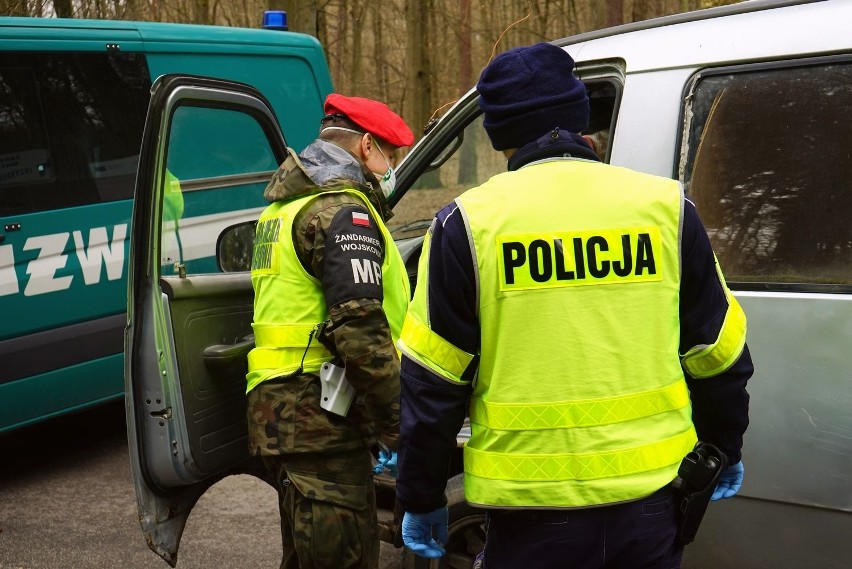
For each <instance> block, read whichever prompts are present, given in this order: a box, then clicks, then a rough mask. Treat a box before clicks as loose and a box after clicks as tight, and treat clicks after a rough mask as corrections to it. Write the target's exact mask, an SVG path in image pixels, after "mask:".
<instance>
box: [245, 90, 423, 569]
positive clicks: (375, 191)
mask: <svg viewBox="0 0 852 569" xmlns="http://www.w3.org/2000/svg"><path fill="white" fill-rule="evenodd" d="M324 110H325V113H326V114H325V117H324V118H323V119H322V125H321V130H320V135H319V138H318V139H317V140H315V141H314V142H312V143H311V144H310V145H309V146H308V147H307V148H305V149H304V151H303V152H302V153H301V154H299V155H298V156H297V155H296V154H295V153H294V152H293V151H292V150H290V151H289V156H288V157H287V159H286V160H285V161H284V162H283V163H282V165H281V166H280V167H279V169H278V171H277V172H276V173H275V175H274V176H273V178H272V180H271V181H270V183H269V185H268V186H267V188H266V190H265V192H264V196H265V197H266V199H267V200H268V201H269V202H271V204H270V205H269V206H268V207H267V208H266V210H265V211H264V212H263V213H262V214H261V216H260V219H259V220H258V224H257V234H256V237H255V245H254V254H253V259H252V271H251V274H252V283H253V286H254V291H255V302H254V323H253V329H254V335H255V346H256V347H255V348H254V349H253V350H252V351H251V352H250V353H249V373H248V376H247V380H248V387H247V393H248V424H249V447H250V451H251V453H252V455H254V456H260V457H262V459H263V462H264V465H265V467H266V469H267V471H268V474H269V476H270V477H271V479H272V480H273V481H274V483H275V487H276V489H277V491H278V499H279V508H280V514H281V538H282V542H283V558H282V562H281V567H282V568H287V569H294V568H303V569H304V568H328V569H340V568H355V567H357V568H375V567H377V565H378V554H379V540H378V528H377V521H376V505H375V494H374V490H373V485H372V478H371V468H372V460H371V454H370V449H371V447H373V445H375V444H376V443H377V442H378V441H379V440H381V441H382V442H383V443H384V444H386V445H387V446H388V447H390V448H395V447H396V437H397V434H398V430H399V357H398V355H397V352H396V349H395V346H394V343H395V341H396V340H397V338H398V337H399V334H400V330H401V327H402V323H403V317H404V314H405V310H406V308H407V305H408V301H409V299H410V291H409V284H408V277H407V273H406V271H405V267H404V264H403V261H402V258H401V257H400V254H399V251H398V250H397V249H396V246H395V245H394V241H393V239H392V238H391V236H390V234H389V233H388V230H387V228H386V227H385V224H384V222H385V220H386V219H388V218H389V217H390V215H391V213H390V210H389V209H388V205H387V201H386V200H387V198H388V197H389V196H390V195H391V194H392V192H393V190H394V187H393V186H394V180H395V176H394V166H395V165H396V151H397V149H398V148H400V147H404V146H409V145H410V144H411V143H412V142H413V140H414V136H413V134H412V132H411V130H410V129H409V128H408V126H406V124H405V122H404V121H403V120H402V118H401V117H399V116H398V115H397V114H396V113H394V112H393V111H391V110H390V109H389V108H388V107H387V106H386V105H385V104H383V103H380V102H378V101H373V100H370V99H364V98H360V97H345V96H342V95H339V94H332V95H329V96H328V98H327V99H326V102H325V107H324ZM327 362H334V363H335V364H339V365H342V366H343V367H344V368H345V376H346V380H347V381H348V382H349V384H350V385H351V387H352V388H354V396H353V397H352V398H351V399H352V400H353V401H352V402H351V403H350V405H349V408H348V411H347V412H345V415H341V414H338V413H334V412H331V411H329V410H325V409H324V408H323V407H322V401H321V399H322V389H321V385H320V379H319V370H320V368H321V366H322V364H324V363H327ZM339 411H340V410H338V412H339ZM388 458H389V457H388Z"/></svg>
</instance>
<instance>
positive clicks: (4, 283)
mask: <svg viewBox="0 0 852 569" xmlns="http://www.w3.org/2000/svg"><path fill="white" fill-rule="evenodd" d="M170 73H181V74H186V75H207V76H211V75H212V76H216V77H221V78H223V79H228V80H234V81H239V82H242V83H246V84H248V85H251V86H253V87H255V88H257V89H259V90H261V91H262V92H263V93H264V95H265V96H266V98H267V100H268V102H269V105H270V106H271V108H272V109H273V110H274V112H275V114H276V116H277V118H278V123H279V124H280V125H281V129H282V131H283V135H284V137H285V139H286V143H287V145H289V146H292V147H294V148H296V149H301V148H303V147H304V146H306V145H307V144H308V143H309V142H310V141H311V140H313V138H314V137H315V135H316V132H317V127H318V125H319V119H320V118H321V117H322V105H323V101H324V99H325V96H326V95H327V94H328V93H329V92H331V90H332V83H331V78H330V75H329V71H328V66H327V63H326V59H325V55H324V53H323V50H322V47H321V46H320V44H319V43H318V42H317V40H316V39H315V38H313V37H310V36H307V35H302V34H297V33H292V32H287V31H278V30H271V29H267V30H261V29H238V28H225V27H215V26H196V25H179V24H160V23H142V22H139V23H137V22H122V21H95V20H71V19H48V18H0V434H2V433H5V432H9V431H11V430H13V429H16V428H19V427H23V426H25V425H29V424H32V423H35V422H38V421H42V420H44V419H48V418H51V417H55V416H58V415H61V414H63V413H66V412H69V411H74V410H79V409H83V408H86V407H89V406H92V405H96V404H99V403H103V402H106V401H109V400H117V399H120V398H121V397H122V396H123V393H124V383H123V373H124V367H123V353H122V352H123V331H124V327H125V325H126V321H127V318H126V306H127V259H128V244H129V236H130V235H131V232H130V219H131V212H132V209H133V189H134V180H135V178H136V172H137V166H138V162H139V148H140V145H141V141H142V133H143V128H144V124H145V117H146V113H147V109H148V103H149V99H150V97H151V87H152V84H153V82H154V81H155V80H156V78H157V77H159V76H161V75H165V74H170ZM195 109H196V111H195V114H193V112H192V111H188V112H187V113H186V114H185V115H184V116H183V117H182V118H181V117H176V119H178V120H175V122H174V124H175V128H180V125H181V124H183V125H184V126H187V125H192V124H193V123H197V122H200V123H202V124H201V125H198V126H197V128H196V127H193V128H194V130H196V131H197V130H198V128H200V129H203V132H204V136H203V137H202V139H201V140H202V141H203V143H202V144H194V145H192V146H185V147H182V148H181V147H173V148H171V149H170V154H169V169H168V180H167V182H168V188H169V191H168V192H167V195H166V197H165V198H164V203H163V208H164V219H165V220H167V221H166V223H167V224H168V229H166V228H165V227H164V231H165V232H166V233H167V234H168V239H164V245H163V250H162V251H161V252H160V253H161V259H160V260H161V263H162V264H163V266H164V267H167V269H166V270H167V271H168V272H172V273H174V274H179V273H181V272H184V271H187V270H189V271H190V272H204V271H210V270H213V271H215V270H217V268H216V263H215V258H214V250H213V246H212V245H208V244H207V243H208V239H207V236H209V235H212V236H213V237H212V240H213V243H214V244H215V236H216V235H218V233H219V232H220V231H221V229H222V228H223V227H226V226H228V225H231V224H233V223H234V222H235V221H239V220H241V219H251V218H253V217H256V216H257V212H259V211H260V210H261V208H262V207H263V203H262V201H263V200H262V197H261V195H262V192H247V191H239V190H240V188H243V189H244V188H245V186H246V185H251V184H256V183H261V182H259V181H258V180H260V179H263V183H265V180H267V179H268V178H269V176H270V175H271V174H272V172H273V171H274V170H275V168H276V166H277V164H276V163H274V160H272V161H270V160H269V158H270V157H269V156H266V157H260V156H257V155H254V154H253V153H252V152H251V150H250V149H251V146H250V145H248V146H247V145H243V144H241V141H243V140H244V137H245V136H246V131H245V129H246V128H248V127H247V125H246V124H245V122H243V121H242V120H241V117H237V116H230V115H229V113H228V112H226V111H216V110H210V109H208V110H205V111H204V112H200V111H198V110H197V108H195ZM211 116H215V120H211ZM264 160H266V162H264ZM247 165H250V167H249V166H247ZM248 170H250V171H252V172H260V174H257V175H256V176H255V178H254V179H246V178H245V176H241V175H239V173H240V172H244V171H248ZM202 172H203V173H202ZM211 172H212V173H213V174H212V175H213V176H216V177H217V179H218V180H220V181H221V180H222V179H226V180H229V184H227V185H225V186H223V185H222V184H221V183H217V184H210V183H209V177H210V176H211Z"/></svg>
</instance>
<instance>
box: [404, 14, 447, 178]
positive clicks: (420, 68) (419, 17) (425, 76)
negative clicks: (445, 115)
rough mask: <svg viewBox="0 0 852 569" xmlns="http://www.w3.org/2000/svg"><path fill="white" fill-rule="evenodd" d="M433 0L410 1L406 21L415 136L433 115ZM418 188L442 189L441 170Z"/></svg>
mask: <svg viewBox="0 0 852 569" xmlns="http://www.w3.org/2000/svg"><path fill="white" fill-rule="evenodd" d="M431 7H432V0H406V3H405V23H406V30H407V31H408V37H407V39H406V42H405V43H406V50H405V53H406V66H405V68H406V73H407V76H406V84H407V87H406V90H405V91H406V92H405V100H406V103H407V104H406V107H407V112H406V113H404V116H407V117H408V120H407V122H408V125H409V126H410V127H411V130H412V131H413V132H414V136H415V138H420V137H421V136H422V135H423V127H424V126H425V125H426V123H427V122H428V121H429V116H430V115H431V114H432V113H431V109H432V85H431V78H430V69H429V55H428V49H427V45H426V38H428V37H431V34H430V33H429V30H428V25H429V10H430V8H431ZM417 187H428V188H439V187H441V179H440V176H439V174H438V171H433V172H427V173H426V174H424V175H423V176H421V177H420V180H419V181H418V184H417Z"/></svg>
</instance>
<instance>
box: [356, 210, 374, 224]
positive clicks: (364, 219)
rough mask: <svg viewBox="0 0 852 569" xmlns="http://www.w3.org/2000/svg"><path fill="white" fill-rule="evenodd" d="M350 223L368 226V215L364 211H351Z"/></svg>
mask: <svg viewBox="0 0 852 569" xmlns="http://www.w3.org/2000/svg"><path fill="white" fill-rule="evenodd" d="M352 225H358V226H360V227H370V217H369V216H368V215H367V214H366V213H358V212H357V211H353V212H352Z"/></svg>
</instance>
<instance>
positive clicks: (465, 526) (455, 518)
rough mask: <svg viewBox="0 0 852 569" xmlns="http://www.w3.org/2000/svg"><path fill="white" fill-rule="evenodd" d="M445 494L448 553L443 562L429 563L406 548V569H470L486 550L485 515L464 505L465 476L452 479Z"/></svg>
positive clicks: (483, 512)
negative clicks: (447, 520)
mask: <svg viewBox="0 0 852 569" xmlns="http://www.w3.org/2000/svg"><path fill="white" fill-rule="evenodd" d="M444 494H445V495H446V496H447V509H448V510H449V514H450V515H449V521H450V523H449V540H448V542H447V544H446V545H445V548H446V550H447V553H446V554H445V555H444V556H443V557H441V558H440V559H426V558H425V557H418V556H417V555H415V554H414V552H413V551H411V550H410V549H408V548H407V547H404V548H403V554H402V566H403V567H404V568H405V569H470V568H471V567H473V561H474V558H475V557H476V555H477V554H478V553H479V552H480V551H482V550H483V549H484V548H485V511H484V510H481V509H479V508H474V507H473V506H471V505H470V504H468V503H467V502H466V501H465V499H464V474H457V475H456V476H453V477H452V478H450V479H449V480H448V481H447V489H446V490H445V491H444Z"/></svg>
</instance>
